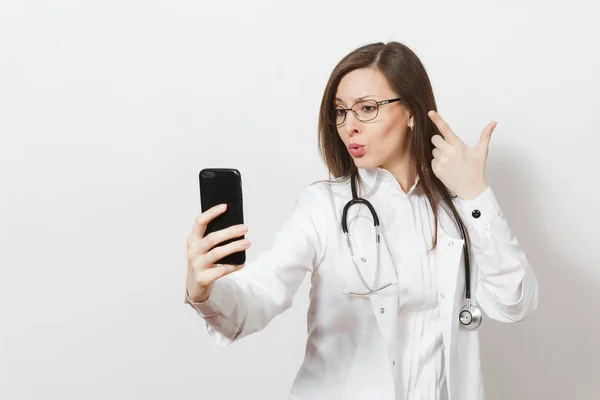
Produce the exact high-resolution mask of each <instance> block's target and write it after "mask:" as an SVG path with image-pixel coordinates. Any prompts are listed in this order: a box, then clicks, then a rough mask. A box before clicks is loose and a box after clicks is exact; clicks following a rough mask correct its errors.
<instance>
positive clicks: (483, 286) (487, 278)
mask: <svg viewBox="0 0 600 400" xmlns="http://www.w3.org/2000/svg"><path fill="white" fill-rule="evenodd" d="M455 204H456V205H457V210H458V212H459V214H460V215H461V218H462V220H463V222H464V223H465V226H466V228H467V230H468V232H469V236H470V239H471V252H470V253H469V254H470V256H471V257H470V262H471V264H472V265H473V264H475V265H473V267H472V270H473V271H476V276H475V277H474V278H475V279H474V280H475V292H474V293H472V295H473V296H474V299H475V300H476V302H477V303H478V304H479V306H480V307H481V309H482V310H483V311H484V312H485V313H486V314H487V315H488V316H489V317H490V318H493V319H495V320H498V321H501V322H518V321H521V320H523V319H524V318H526V317H527V316H528V315H529V314H531V313H532V312H533V311H535V309H536V308H537V304H538V284H537V279H536V277H535V274H534V272H533V269H532V267H531V265H530V263H529V261H528V259H527V256H526V255H525V253H524V251H523V249H522V248H521V245H520V244H519V242H518V240H517V238H516V237H515V235H514V234H513V232H512V230H511V229H510V227H509V226H508V223H507V221H506V219H505V217H504V215H503V213H502V210H501V209H500V206H499V204H498V201H497V199H496V196H495V195H494V192H493V191H492V188H491V187H490V186H488V187H487V189H486V190H484V191H483V192H482V193H481V194H480V195H479V196H478V197H477V198H475V199H473V200H462V199H459V198H456V199H455ZM472 278H473V277H472Z"/></svg>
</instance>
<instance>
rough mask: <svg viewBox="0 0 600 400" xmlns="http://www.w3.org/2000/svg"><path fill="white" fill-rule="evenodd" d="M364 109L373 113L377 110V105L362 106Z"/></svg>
mask: <svg viewBox="0 0 600 400" xmlns="http://www.w3.org/2000/svg"><path fill="white" fill-rule="evenodd" d="M362 111H364V112H366V113H372V112H374V111H375V107H373V106H362Z"/></svg>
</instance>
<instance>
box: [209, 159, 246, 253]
mask: <svg viewBox="0 0 600 400" xmlns="http://www.w3.org/2000/svg"><path fill="white" fill-rule="evenodd" d="M199 179H200V202H201V203H202V212H205V211H206V210H208V209H209V208H211V207H214V206H216V205H219V204H227V210H226V211H225V212H224V213H223V214H221V215H219V216H218V217H216V218H215V219H213V220H212V221H210V222H209V223H208V226H207V228H206V232H204V236H206V235H208V234H209V233H212V232H215V231H220V230H222V229H225V228H228V227H230V226H232V225H239V224H243V223H244V211H243V210H244V207H243V202H242V198H243V196H242V176H241V174H240V171H238V170H237V169H234V168H205V169H203V170H202V171H200V175H199ZM241 239H244V235H242V236H239V237H237V238H233V239H228V240H226V241H224V242H222V243H219V244H218V245H217V246H223V245H226V244H228V243H231V242H235V241H237V240H241ZM217 246H215V247H217ZM245 262H246V251H244V250H243V251H239V252H237V253H233V254H230V255H228V256H225V257H223V258H222V259H220V260H218V261H217V262H216V263H215V264H233V265H241V264H244V263H245Z"/></svg>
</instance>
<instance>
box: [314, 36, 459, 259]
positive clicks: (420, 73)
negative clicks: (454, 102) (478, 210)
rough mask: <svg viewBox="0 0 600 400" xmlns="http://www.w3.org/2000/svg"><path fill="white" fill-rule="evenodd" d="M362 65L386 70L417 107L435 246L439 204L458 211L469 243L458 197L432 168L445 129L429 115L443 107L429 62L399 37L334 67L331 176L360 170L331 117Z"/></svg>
mask: <svg viewBox="0 0 600 400" xmlns="http://www.w3.org/2000/svg"><path fill="white" fill-rule="evenodd" d="M359 68H373V69H376V70H377V71H379V72H381V73H382V74H383V76H384V77H385V79H386V80H387V82H388V84H389V85H390V87H391V88H392V90H394V92H396V94H397V95H398V96H399V97H402V104H404V106H405V107H406V108H408V109H409V110H411V111H412V114H413V119H414V127H413V130H412V132H411V153H412V155H413V162H414V163H415V164H416V167H417V173H418V174H419V178H420V181H419V185H422V187H423V190H424V192H425V194H426V196H427V199H428V200H429V202H430V204H431V207H432V209H433V213H434V216H435V232H434V235H433V247H432V249H435V248H436V247H437V233H438V231H437V226H438V213H437V208H438V206H439V205H441V206H442V207H444V208H445V210H446V212H448V210H450V212H448V214H449V215H450V213H451V214H453V215H454V218H455V223H457V224H458V225H459V226H458V227H459V229H460V230H461V231H462V232H463V235H464V240H465V245H466V246H467V248H469V247H468V246H469V239H468V232H467V230H466V229H464V225H463V222H462V220H461V218H460V216H459V214H458V212H457V210H456V208H455V207H454V205H453V204H452V197H453V196H452V195H451V194H450V191H449V190H448V188H446V186H445V185H444V184H443V183H442V181H440V180H439V179H438V178H437V177H436V176H435V174H434V173H433V171H432V169H431V168H430V165H431V161H432V159H433V154H432V151H433V144H432V143H431V138H432V137H433V136H434V135H436V134H437V135H441V133H440V131H439V130H438V128H437V126H436V125H435V124H434V123H433V122H432V121H431V120H430V119H429V117H428V116H427V112H428V111H430V110H435V111H437V106H436V104H435V98H434V96H433V89H432V87H431V82H430V81H429V77H428V76H427V72H426V71H425V67H424V66H423V64H422V63H421V60H420V59H419V58H418V57H417V55H416V54H415V53H414V52H413V51H412V50H411V49H409V48H408V47H407V46H405V45H403V44H401V43H398V42H389V43H386V44H384V43H373V44H369V45H366V46H362V47H360V48H358V49H356V50H354V51H352V52H351V53H350V54H348V55H347V56H345V57H344V58H343V59H342V60H341V61H340V62H339V63H338V64H337V65H336V67H335V68H334V69H333V72H332V73H331V76H330V78H329V81H328V82H327V86H326V87H325V92H324V93H323V99H322V101H321V108H320V111H319V151H320V153H321V157H322V158H323V161H324V162H325V164H326V166H327V168H328V170H329V173H330V175H331V176H333V177H334V178H342V179H348V178H350V177H351V176H352V175H353V174H354V173H355V172H356V171H357V168H356V165H355V164H354V161H353V160H352V158H351V157H350V155H349V154H348V151H347V150H346V147H345V146H344V143H343V142H342V139H341V138H340V137H339V135H338V132H337V126H336V125H335V124H332V123H331V122H330V121H332V120H333V121H335V116H334V112H335V109H334V99H335V94H336V91H337V88H338V85H339V83H340V81H341V80H342V78H343V77H344V76H345V75H346V74H348V73H349V72H351V71H353V70H356V69H359ZM442 137H443V135H442ZM356 177H357V178H358V182H360V176H359V175H358V174H356Z"/></svg>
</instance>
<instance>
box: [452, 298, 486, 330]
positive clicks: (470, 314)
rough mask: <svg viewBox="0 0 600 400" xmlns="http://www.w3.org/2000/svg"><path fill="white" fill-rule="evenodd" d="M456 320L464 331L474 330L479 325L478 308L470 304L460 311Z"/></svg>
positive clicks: (480, 318) (479, 314)
mask: <svg viewBox="0 0 600 400" xmlns="http://www.w3.org/2000/svg"><path fill="white" fill-rule="evenodd" d="M458 320H459V321H460V324H461V325H462V326H463V328H465V329H469V330H475V329H477V328H479V326H480V325H481V320H482V315H481V310H480V309H479V307H476V306H473V305H471V304H469V305H466V306H464V307H463V309H462V310H460V313H459V314H458Z"/></svg>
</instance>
